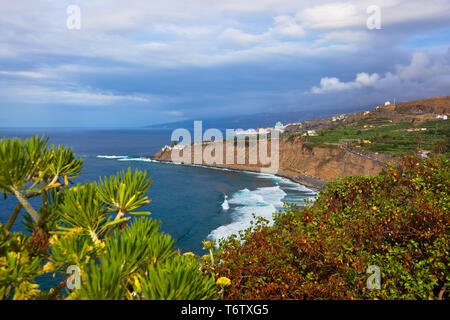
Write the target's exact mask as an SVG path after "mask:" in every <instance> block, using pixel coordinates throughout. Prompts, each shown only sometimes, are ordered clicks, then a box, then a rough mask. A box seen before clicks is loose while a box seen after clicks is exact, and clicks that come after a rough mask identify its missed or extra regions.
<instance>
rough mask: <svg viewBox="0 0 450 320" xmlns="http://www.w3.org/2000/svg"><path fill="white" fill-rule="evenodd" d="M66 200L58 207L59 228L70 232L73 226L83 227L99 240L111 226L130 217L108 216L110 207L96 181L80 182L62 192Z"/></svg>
mask: <svg viewBox="0 0 450 320" xmlns="http://www.w3.org/2000/svg"><path fill="white" fill-rule="evenodd" d="M62 197H64V201H62V202H61V204H60V205H59V207H58V212H59V216H58V217H59V220H60V221H61V222H62V224H61V225H60V226H58V229H59V230H60V233H61V232H68V231H70V230H71V229H73V228H81V230H82V232H83V233H84V234H86V235H88V236H90V237H91V239H92V241H94V242H97V241H98V240H99V239H100V238H102V237H103V236H104V235H105V233H106V231H107V230H108V228H109V227H111V226H114V225H117V224H119V223H122V222H124V221H126V220H128V219H129V218H122V219H117V220H112V217H111V216H108V212H109V209H110V207H108V205H107V204H105V203H104V202H103V201H102V199H101V198H100V196H99V192H98V187H97V185H96V184H94V183H86V184H84V185H81V184H78V185H77V186H76V187H75V188H70V189H68V190H66V191H64V193H63V194H62Z"/></svg>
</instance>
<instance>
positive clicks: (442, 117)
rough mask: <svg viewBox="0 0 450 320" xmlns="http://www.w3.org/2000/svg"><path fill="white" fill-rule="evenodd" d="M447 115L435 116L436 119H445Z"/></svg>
mask: <svg viewBox="0 0 450 320" xmlns="http://www.w3.org/2000/svg"><path fill="white" fill-rule="evenodd" d="M447 118H448V117H447V115H446V114H438V115H437V116H436V119H441V120H447Z"/></svg>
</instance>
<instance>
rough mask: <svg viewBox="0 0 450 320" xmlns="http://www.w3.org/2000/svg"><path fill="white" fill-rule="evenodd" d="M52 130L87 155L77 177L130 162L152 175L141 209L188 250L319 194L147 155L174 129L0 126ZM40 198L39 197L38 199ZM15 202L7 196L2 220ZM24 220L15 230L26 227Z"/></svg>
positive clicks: (2, 132)
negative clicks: (156, 159) (159, 160)
mask: <svg viewBox="0 0 450 320" xmlns="http://www.w3.org/2000/svg"><path fill="white" fill-rule="evenodd" d="M36 133H38V134H41V135H42V134H45V135H46V136H48V137H49V138H50V144H55V145H58V144H63V145H67V146H71V147H73V149H74V151H75V153H76V154H77V155H78V156H80V157H81V158H82V159H83V161H84V169H83V171H82V174H81V176H80V177H78V178H77V179H75V181H74V182H84V181H97V180H98V178H99V177H104V176H109V175H113V174H115V173H117V172H118V171H121V170H127V168H129V167H131V168H132V169H133V170H134V169H139V170H147V172H148V175H149V176H152V177H153V185H152V187H151V188H150V191H149V194H148V196H149V198H150V199H152V201H151V203H150V204H148V205H147V206H146V207H145V208H143V209H142V210H145V211H150V212H151V213H152V214H151V215H150V217H151V218H153V219H158V220H161V222H162V227H161V229H162V231H163V232H166V233H169V234H170V235H171V236H172V237H173V238H175V239H176V246H177V247H178V248H179V249H180V250H181V251H183V252H187V251H191V252H194V253H196V254H201V255H202V254H205V252H204V251H203V249H202V240H205V239H214V238H223V237H227V236H229V235H231V234H233V233H237V232H238V231H239V230H242V229H245V228H247V227H249V226H250V221H251V220H252V214H253V213H255V214H257V215H259V216H263V217H265V218H266V219H269V220H271V217H272V213H274V212H276V211H277V210H279V209H280V208H281V207H282V206H283V203H291V202H295V203H298V202H299V201H302V200H304V199H306V198H313V197H314V193H313V192H312V191H311V190H309V189H308V188H306V187H304V186H301V185H299V184H296V183H293V182H291V181H289V180H287V179H284V178H280V177H276V176H273V175H268V174H260V173H250V172H241V171H233V170H227V169H213V168H204V167H197V166H187V165H179V164H178V165H177V164H172V163H162V162H155V161H151V160H149V159H148V156H150V155H152V154H154V153H156V152H157V151H158V150H159V149H160V148H161V147H162V146H164V145H166V144H170V143H171V141H170V136H171V131H167V130H166V131H165V130H156V129H81V128H76V129H75V128H50V129H45V128H38V129H32V128H0V137H13V136H18V137H22V136H28V137H29V136H31V135H32V134H36ZM33 201H34V203H35V204H36V205H37V203H36V199H33ZM15 205H16V199H15V198H14V197H12V196H8V198H7V199H6V200H4V199H3V197H2V198H1V200H0V209H1V210H0V222H1V223H6V222H7V220H8V218H9V215H10V214H11V212H12V211H13V209H14V207H15ZM19 220H20V219H18V220H17V221H16V223H15V225H14V228H13V230H15V231H23V226H22V224H21V222H20V221H19Z"/></svg>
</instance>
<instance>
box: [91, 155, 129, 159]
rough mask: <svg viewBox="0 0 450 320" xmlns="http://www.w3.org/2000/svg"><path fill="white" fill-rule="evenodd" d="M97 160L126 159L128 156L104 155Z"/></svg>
mask: <svg viewBox="0 0 450 320" xmlns="http://www.w3.org/2000/svg"><path fill="white" fill-rule="evenodd" d="M97 158H104V159H126V158H128V156H104V155H98V156H97Z"/></svg>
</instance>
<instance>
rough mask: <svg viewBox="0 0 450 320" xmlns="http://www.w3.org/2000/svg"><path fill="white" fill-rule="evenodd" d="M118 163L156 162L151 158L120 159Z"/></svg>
mask: <svg viewBox="0 0 450 320" xmlns="http://www.w3.org/2000/svg"><path fill="white" fill-rule="evenodd" d="M118 161H141V162H156V161H155V160H152V159H150V158H142V157H141V158H120V159H118Z"/></svg>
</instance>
